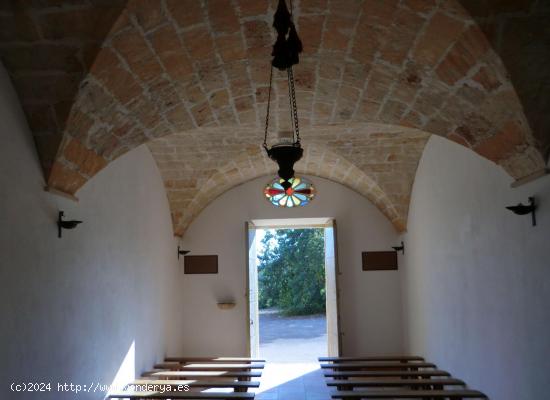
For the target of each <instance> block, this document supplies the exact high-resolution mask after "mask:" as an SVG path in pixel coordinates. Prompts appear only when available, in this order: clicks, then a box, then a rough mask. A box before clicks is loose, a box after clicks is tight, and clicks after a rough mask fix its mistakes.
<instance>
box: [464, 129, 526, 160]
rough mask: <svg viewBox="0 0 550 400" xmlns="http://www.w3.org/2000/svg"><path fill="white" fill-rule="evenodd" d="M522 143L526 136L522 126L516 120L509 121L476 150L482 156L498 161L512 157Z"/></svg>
mask: <svg viewBox="0 0 550 400" xmlns="http://www.w3.org/2000/svg"><path fill="white" fill-rule="evenodd" d="M522 144H525V137H524V134H523V130H522V128H521V126H520V125H518V123H517V122H515V121H509V122H507V123H506V124H505V125H504V126H503V128H502V129H501V130H500V131H499V132H498V133H497V134H495V135H494V136H493V137H490V138H488V139H487V140H485V141H483V142H482V143H480V144H479V145H477V146H476V147H475V148H474V150H475V151H476V152H477V153H478V154H480V155H481V156H483V157H485V158H488V159H489V160H492V161H494V162H498V161H500V160H503V159H506V158H508V157H510V156H511V155H512V154H513V153H514V151H515V149H516V148H517V147H518V146H521V145H522Z"/></svg>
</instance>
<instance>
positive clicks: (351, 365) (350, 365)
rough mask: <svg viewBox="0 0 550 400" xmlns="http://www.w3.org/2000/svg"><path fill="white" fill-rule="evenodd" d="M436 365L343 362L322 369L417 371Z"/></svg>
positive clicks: (425, 363)
mask: <svg viewBox="0 0 550 400" xmlns="http://www.w3.org/2000/svg"><path fill="white" fill-rule="evenodd" d="M435 367H436V365H435V364H432V363H427V362H408V363H400V362H371V361H366V362H365V361H363V362H341V363H328V364H321V368H322V369H333V370H335V371H343V370H357V371H359V370H363V369H370V370H373V371H376V370H380V369H395V370H405V369H407V370H417V369H421V368H435Z"/></svg>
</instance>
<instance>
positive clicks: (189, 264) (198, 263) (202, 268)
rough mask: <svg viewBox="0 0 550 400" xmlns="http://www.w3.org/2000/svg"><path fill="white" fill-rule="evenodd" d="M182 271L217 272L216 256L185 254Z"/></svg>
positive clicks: (192, 272)
mask: <svg viewBox="0 0 550 400" xmlns="http://www.w3.org/2000/svg"><path fill="white" fill-rule="evenodd" d="M184 273H186V274H217V273H218V256H185V258H184Z"/></svg>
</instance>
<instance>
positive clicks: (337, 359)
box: [319, 356, 424, 363]
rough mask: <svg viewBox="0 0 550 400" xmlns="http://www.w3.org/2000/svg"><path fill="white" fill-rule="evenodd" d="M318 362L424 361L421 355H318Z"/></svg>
mask: <svg viewBox="0 0 550 400" xmlns="http://www.w3.org/2000/svg"><path fill="white" fill-rule="evenodd" d="M319 361H320V362H334V363H340V362H353V361H399V362H409V361H424V358H423V357H418V356H365V357H319Z"/></svg>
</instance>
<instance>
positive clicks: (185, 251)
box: [178, 246, 190, 260]
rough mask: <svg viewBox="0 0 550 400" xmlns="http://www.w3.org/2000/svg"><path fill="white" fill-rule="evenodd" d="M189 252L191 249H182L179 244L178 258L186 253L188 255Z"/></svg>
mask: <svg viewBox="0 0 550 400" xmlns="http://www.w3.org/2000/svg"><path fill="white" fill-rule="evenodd" d="M189 252H190V250H182V249H181V248H180V246H178V260H179V259H180V256H184V255H186V254H187V253H189Z"/></svg>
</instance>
